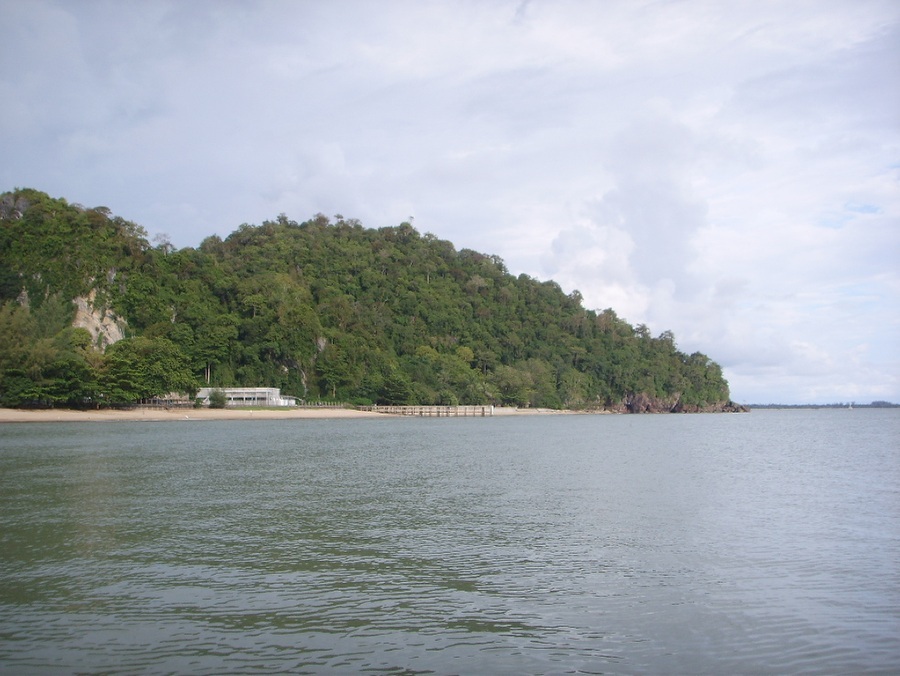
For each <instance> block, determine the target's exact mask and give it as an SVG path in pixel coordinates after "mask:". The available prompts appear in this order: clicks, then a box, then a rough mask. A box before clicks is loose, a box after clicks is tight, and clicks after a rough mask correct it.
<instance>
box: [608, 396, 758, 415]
mask: <svg viewBox="0 0 900 676" xmlns="http://www.w3.org/2000/svg"><path fill="white" fill-rule="evenodd" d="M601 409H602V410H604V411H609V412H610V413H748V412H749V411H750V409H749V408H747V407H746V406H742V405H741V404H736V403H735V402H733V401H730V400H729V401H726V402H717V403H714V404H706V405H704V406H698V405H696V404H685V403H684V402H682V401H681V397H680V395H677V394H675V395H672V396H669V397H653V396H650V395H649V394H647V393H645V392H639V393H637V394H631V395H628V396H627V397H625V398H624V399H622V400H621V401H617V402H612V403H607V404H606V405H604V406H602V407H601Z"/></svg>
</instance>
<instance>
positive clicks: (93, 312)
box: [72, 290, 125, 350]
mask: <svg viewBox="0 0 900 676" xmlns="http://www.w3.org/2000/svg"><path fill="white" fill-rule="evenodd" d="M73 302H74V303H75V306H76V311H75V319H74V321H73V322H72V326H74V327H76V328H82V329H87V330H88V332H90V334H91V338H92V339H93V342H94V345H96V346H97V347H98V348H100V349H101V350H104V349H106V347H107V346H109V345H112V344H113V343H115V342H117V341H120V340H122V339H123V338H124V337H125V320H124V319H122V318H121V317H119V316H118V315H116V314H115V313H114V312H113V311H112V310H110V309H109V308H107V307H97V306H96V302H97V292H96V290H91V292H90V293H89V294H88V295H87V296H79V297H78V298H76V299H75V300H74V301H73Z"/></svg>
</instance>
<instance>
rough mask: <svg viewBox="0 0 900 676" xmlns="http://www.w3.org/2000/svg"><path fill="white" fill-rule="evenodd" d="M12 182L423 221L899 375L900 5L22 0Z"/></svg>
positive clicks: (260, 211) (822, 357) (130, 206)
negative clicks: (104, 0) (411, 218)
mask: <svg viewBox="0 0 900 676" xmlns="http://www.w3.org/2000/svg"><path fill="white" fill-rule="evenodd" d="M0 13H2V15H3V16H4V18H5V19H6V21H5V26H6V33H5V35H4V40H3V41H2V42H0V83H2V86H3V88H4V91H6V92H9V93H12V95H8V96H7V97H6V100H5V104H4V106H3V107H2V108H0V145H2V147H3V148H4V162H3V164H2V166H0V182H2V184H4V186H5V187H4V188H3V189H9V188H12V187H15V186H22V185H28V186H32V187H36V188H39V189H42V190H46V191H48V192H50V193H52V194H54V195H59V196H64V197H66V198H68V199H70V200H72V201H77V202H81V203H85V204H104V205H107V206H109V207H110V208H112V209H113V210H114V211H115V212H116V213H119V214H121V215H123V216H125V217H127V218H131V219H133V220H136V221H138V222H140V223H141V224H142V225H144V226H145V227H147V228H148V229H149V230H150V231H151V233H155V232H167V233H168V234H169V235H170V236H171V237H172V240H173V242H174V243H175V244H176V245H178V246H188V245H197V244H198V243H199V242H200V241H201V240H202V239H203V238H204V237H206V236H207V235H209V234H212V233H218V234H220V235H226V234H228V233H229V232H231V231H232V230H233V229H235V228H236V227H237V226H238V225H239V224H240V223H242V222H260V221H261V220H263V219H265V218H272V217H274V216H276V215H277V214H278V213H280V212H286V213H287V214H288V215H289V216H290V217H292V218H295V219H297V220H302V219H304V218H307V217H309V216H311V215H313V214H314V213H317V212H323V213H326V214H334V213H337V212H340V213H342V214H344V215H346V216H350V217H357V218H359V219H361V220H362V221H363V223H364V224H366V225H369V226H373V227H380V226H383V225H390V224H396V223H398V222H400V221H402V220H405V219H407V218H409V217H410V216H412V217H414V218H415V224H416V226H417V227H418V228H419V229H420V230H422V231H423V232H424V231H432V232H434V233H435V234H437V235H438V236H440V237H443V238H446V239H450V240H452V241H453V242H454V243H455V244H457V246H459V247H469V248H474V249H478V250H481V251H485V252H487V253H493V254H499V255H500V256H502V257H503V258H505V259H506V261H507V265H508V267H509V268H510V269H511V271H513V272H515V273H518V272H526V273H528V274H531V275H534V276H537V277H541V278H547V277H552V278H554V279H556V280H557V281H559V282H560V283H561V284H562V286H563V287H564V288H565V289H567V290H571V289H573V288H578V289H579V290H580V291H581V292H582V294H583V295H584V298H585V302H586V305H588V306H589V307H596V308H604V307H610V306H611V307H613V308H614V309H616V311H617V312H618V313H619V314H620V315H621V316H624V317H626V318H627V319H628V320H629V321H632V322H634V323H638V322H644V323H647V324H648V325H649V326H650V327H651V330H653V331H654V332H657V333H658V332H661V331H663V330H665V329H672V330H673V331H674V332H675V334H676V337H677V338H678V341H679V344H680V345H681V347H682V348H683V349H687V350H688V351H693V350H701V351H703V352H705V353H707V354H709V355H710V356H712V357H713V358H714V359H716V360H718V361H720V362H721V363H722V364H723V365H724V366H725V369H726V374H727V375H728V377H729V378H730V380H731V383H732V391H733V394H734V396H735V397H736V398H738V399H739V400H743V401H751V400H753V401H755V400H782V401H803V400H816V401H828V400H833V399H850V398H851V397H852V396H856V397H861V398H863V399H864V398H865V397H869V396H871V398H887V399H894V400H898V401H900V382H898V375H900V363H898V362H900V357H898V348H897V345H900V327H898V319H897V318H898V317H900V312H898V310H900V307H898V305H900V281H898V278H900V277H898V270H897V265H896V262H897V260H900V256H898V254H900V234H898V233H900V228H898V225H900V223H898V219H900V191H898V167H900V161H898V155H900V133H898V132H900V124H898V119H900V68H898V64H900V46H898V45H900V7H898V5H897V4H896V3H895V2H893V0H885V1H879V0H863V1H853V2H851V1H850V0H817V1H815V2H792V3H784V2H730V3H722V2H713V1H701V0H690V1H687V2H650V1H647V2H634V1H632V0H629V1H625V0H622V1H618V2H617V1H613V2H603V3H597V2H589V1H587V0H571V1H569V0H560V1H558V2H540V1H535V2H518V1H513V0H510V1H508V2H507V1H504V0H497V1H493V2H481V1H479V2H475V1H472V0H470V1H463V2H433V3H432V2H429V3H421V2H412V1H409V2H407V1H404V0H392V1H388V2H384V3H369V2H342V3H313V2H309V3H307V2H286V1H278V0H276V1H272V2H259V3H244V2H212V1H209V2H206V1H197V2H190V3H183V2H174V1H168V0H150V1H148V2H123V3H108V2H100V1H96V2H95V1H91V0H84V1H82V2H78V3H69V2H63V1H62V0H0Z"/></svg>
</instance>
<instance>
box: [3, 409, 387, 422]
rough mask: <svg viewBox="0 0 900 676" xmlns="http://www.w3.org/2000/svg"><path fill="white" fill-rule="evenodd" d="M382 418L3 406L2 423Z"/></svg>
mask: <svg viewBox="0 0 900 676" xmlns="http://www.w3.org/2000/svg"><path fill="white" fill-rule="evenodd" d="M379 417H381V418H383V417H384V414H383V413H371V412H369V411H356V410H352V409H346V408H285V409H283V410H280V409H265V410H258V409H257V410H248V409H243V410H242V409H239V408H225V409H209V408H198V409H192V408H189V409H169V410H165V409H135V410H130V411H116V410H108V409H107V410H99V411H73V410H68V409H47V410H41V411H28V410H20V409H9V408H2V409H0V423H37V422H127V421H143V422H164V421H173V422H174V421H184V420H294V419H297V420H299V419H320V418H341V419H346V418H379Z"/></svg>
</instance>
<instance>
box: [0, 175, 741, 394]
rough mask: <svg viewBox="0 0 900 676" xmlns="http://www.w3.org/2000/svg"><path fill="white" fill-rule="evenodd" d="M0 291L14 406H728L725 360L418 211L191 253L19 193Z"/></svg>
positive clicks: (1, 386)
mask: <svg viewBox="0 0 900 676" xmlns="http://www.w3.org/2000/svg"><path fill="white" fill-rule="evenodd" d="M0 302H2V306H0V404H2V405H6V406H25V405H57V406H62V405H67V406H79V405H103V404H112V403H123V402H131V401H136V400H139V399H142V398H147V397H152V396H156V395H162V394H165V393H167V392H169V391H187V392H190V391H192V390H194V389H195V388H197V387H199V386H201V385H205V384H206V383H207V382H209V383H210V384H212V385H213V386H220V387H227V386H256V387H262V386H272V387H280V388H281V389H282V392H284V393H286V394H291V395H295V396H298V397H300V398H303V399H306V400H317V399H333V400H340V401H348V402H356V403H365V402H378V403H419V404H476V403H492V404H498V405H515V406H535V407H551V408H607V409H610V410H621V411H644V410H674V411H682V410H683V411H696V410H722V409H727V408H728V407H729V406H730V402H729V393H728V385H727V383H726V381H725V380H724V379H723V377H722V372H721V369H720V367H719V366H718V365H717V364H716V363H714V362H712V361H711V360H710V359H709V358H707V357H706V356H705V355H703V354H700V353H694V354H691V355H687V354H684V353H682V352H680V351H679V350H678V349H677V347H676V344H675V341H674V338H673V336H672V334H671V333H669V332H665V333H663V334H661V335H659V336H657V337H653V336H651V335H650V333H649V332H648V330H647V328H646V327H644V326H638V327H636V328H635V327H632V326H631V325H630V324H628V323H627V322H625V321H623V320H622V319H620V318H618V317H617V316H616V314H615V312H613V311H612V310H604V311H602V312H599V313H598V312H594V311H592V310H586V309H584V308H583V307H582V303H581V298H580V295H579V294H578V292H573V293H571V294H568V295H567V294H565V293H564V292H563V291H562V289H561V288H560V287H559V285H557V284H556V283H555V282H552V281H550V282H541V281H538V280H536V279H533V278H531V277H528V276H527V275H519V276H518V277H516V276H513V275H511V274H509V272H508V271H507V270H506V268H505V267H504V264H503V262H502V261H501V260H500V259H499V258H497V257H496V256H489V255H485V254H482V253H478V252H476V251H471V250H469V249H462V250H459V251H458V250H456V248H455V247H454V246H453V244H451V243H450V242H447V241H444V240H440V239H438V238H436V237H435V236H433V235H431V234H425V235H422V234H420V233H418V232H417V231H416V230H415V229H414V228H413V227H412V226H411V225H409V224H408V223H402V224H400V225H398V226H396V227H387V228H379V229H370V228H365V227H363V226H362V225H361V224H360V223H359V222H357V221H355V220H347V219H344V218H342V217H340V216H335V220H334V221H331V220H329V219H328V218H326V217H324V216H321V215H319V216H316V217H314V218H313V219H311V220H309V221H306V222H303V223H296V222H294V221H291V220H288V219H287V218H286V217H285V216H279V217H278V218H277V219H276V220H275V221H271V222H269V221H267V222H264V223H263V224H262V225H259V226H250V225H242V226H240V227H239V228H238V229H237V230H236V231H235V232H233V233H232V234H231V235H229V236H228V237H227V238H226V239H225V240H222V239H221V238H219V237H209V238H207V239H205V240H204V241H203V242H202V243H201V244H200V245H199V247H198V248H186V249H180V250H177V249H175V248H174V247H172V246H171V244H169V243H168V242H165V241H162V242H159V243H156V244H155V245H151V244H150V243H149V242H148V241H147V235H146V232H145V231H144V230H143V229H142V228H141V227H140V226H138V225H136V224H134V223H131V222H129V221H126V220H124V219H123V218H120V217H117V216H114V215H112V214H111V213H110V211H109V210H108V209H106V208H103V207H97V208H93V209H88V208H84V207H82V206H79V205H76V204H69V203H67V202H66V201H65V200H63V199H54V198H51V197H49V196H48V195H46V194H44V193H41V192H38V191H36V190H30V189H22V190H16V191H13V192H8V193H4V194H3V195H0ZM76 313H77V316H76ZM73 323H74V324H76V325H79V326H84V327H86V328H73Z"/></svg>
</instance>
